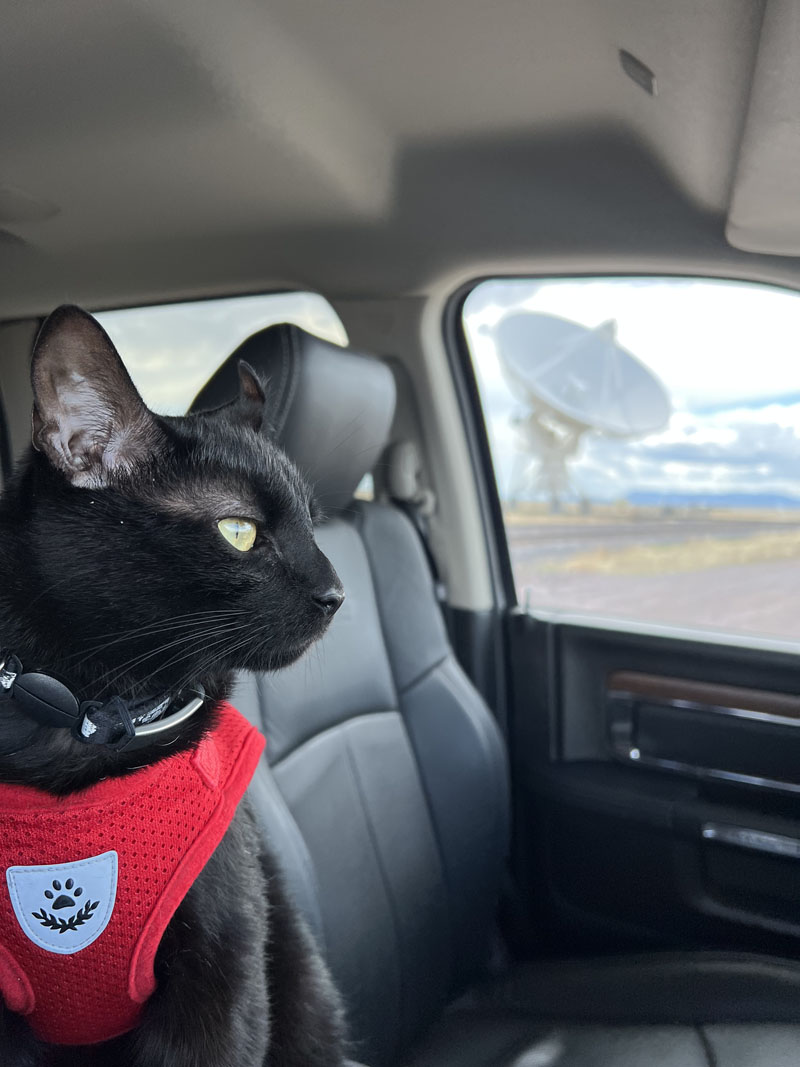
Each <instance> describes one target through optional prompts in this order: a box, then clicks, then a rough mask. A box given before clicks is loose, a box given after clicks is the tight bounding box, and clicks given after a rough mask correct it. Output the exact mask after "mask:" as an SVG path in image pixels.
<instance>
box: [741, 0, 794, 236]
mask: <svg viewBox="0 0 800 1067" xmlns="http://www.w3.org/2000/svg"><path fill="white" fill-rule="evenodd" d="M725 234H726V237H727V239H728V242H729V244H731V245H733V246H734V248H740V249H742V250H743V251H745V252H762V253H768V254H773V255H782V256H798V255H800V3H798V2H797V0H768V2H767V4H766V7H765V10H764V19H763V23H762V28H761V39H760V43H759V47H758V58H757V60H756V66H755V71H754V75H753V84H752V88H751V93H750V104H749V107H748V111H747V118H746V120H745V126H744V131H743V136H742V142H741V147H740V150H739V160H738V164H737V169H736V175H735V179H734V185H733V193H732V197H731V204H730V210H729V212H728V222H727V227H726V231H725Z"/></svg>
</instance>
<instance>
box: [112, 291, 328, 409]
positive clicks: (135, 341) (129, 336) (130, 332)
mask: <svg viewBox="0 0 800 1067" xmlns="http://www.w3.org/2000/svg"><path fill="white" fill-rule="evenodd" d="M96 317H97V319H98V320H99V321H100V322H101V323H102V325H103V327H104V328H105V329H106V330H107V331H108V334H109V336H110V337H111V339H112V341H113V342H114V343H115V345H116V346H117V348H118V350H119V353H120V355H121V356H122V358H123V360H124V362H125V365H126V367H127V368H128V371H129V372H130V375H131V378H133V381H134V384H135V385H136V387H137V389H138V390H139V392H140V393H141V395H142V397H143V398H144V401H145V403H146V404H148V406H149V407H151V408H152V409H153V410H154V411H157V412H159V413H160V414H162V415H180V414H183V413H185V411H186V409H187V408H188V406H189V404H190V403H191V402H192V400H193V399H194V397H195V396H196V394H197V393H198V391H199V390H200V388H201V387H202V386H203V385H204V384H205V383H206V382H207V381H208V379H209V378H210V377H211V375H212V374H213V373H214V371H215V370H216V369H217V368H218V367H219V366H220V364H221V363H223V362H224V360H225V359H227V357H228V356H229V355H230V354H231V352H233V351H234V349H235V348H236V347H237V345H239V344H240V343H241V342H242V341H244V340H245V339H246V338H247V337H249V336H250V334H252V333H254V332H255V331H256V330H260V329H262V328H263V327H264V326H270V325H272V324H273V323H276V322H291V323H294V324H295V325H296V326H300V327H302V329H304V330H308V332H309V333H313V334H316V335H317V336H318V337H322V338H324V339H325V340H327V341H333V342H334V343H335V344H340V345H346V344H347V333H346V331H345V328H344V326H343V325H342V322H341V320H340V319H339V316H338V315H337V314H336V312H335V311H334V310H333V308H332V307H331V305H330V304H329V303H328V301H327V300H326V299H325V298H324V297H322V296H320V295H319V294H318V293H306V292H294V293H268V294H265V295H263V296H244V297H234V298H231V299H224V300H204V301H193V302H191V303H186V304H162V305H157V306H153V307H140V308H126V309H125V310H121V311H103V312H100V313H99V314H97V316H96Z"/></svg>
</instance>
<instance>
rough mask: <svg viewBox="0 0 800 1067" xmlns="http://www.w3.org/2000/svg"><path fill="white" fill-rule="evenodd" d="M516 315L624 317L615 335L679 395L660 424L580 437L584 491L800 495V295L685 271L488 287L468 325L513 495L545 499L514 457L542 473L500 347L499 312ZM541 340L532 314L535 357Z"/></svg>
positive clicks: (500, 470)
mask: <svg viewBox="0 0 800 1067" xmlns="http://www.w3.org/2000/svg"><path fill="white" fill-rule="evenodd" d="M520 311H529V312H534V313H542V312H543V313H546V314H548V315H555V316H558V317H559V318H562V319H565V320H568V321H569V322H572V323H578V324H580V325H581V326H584V327H589V328H595V327H597V326H599V325H600V324H602V323H604V322H607V321H608V320H610V319H613V320H615V322H616V337H617V342H618V344H619V345H621V346H622V347H623V348H625V349H627V350H628V352H630V353H632V354H633V355H634V356H635V357H636V358H637V359H639V360H640V361H641V362H642V363H644V364H645V365H646V366H647V367H648V368H650V370H651V371H652V372H653V373H654V375H655V376H656V377H657V378H658V380H659V381H660V382H661V383H662V384H663V386H664V388H665V390H666V392H667V393H668V395H669V398H670V402H671V405H672V415H671V417H670V419H669V423H668V425H667V426H666V427H664V428H663V429H662V430H660V431H659V432H657V433H653V434H650V435H649V436H645V437H640V438H638V439H629V440H619V439H613V438H610V437H608V436H604V435H602V434H600V433H597V432H587V433H586V434H584V435H583V437H582V439H581V442H580V446H579V449H578V452H577V454H576V455H575V457H574V458H573V459H572V460H571V461H570V463H569V474H570V481H571V483H572V490H573V493H574V495H581V496H585V497H587V498H589V499H592V500H597V501H601V500H616V499H622V498H629V497H630V496H631V495H634V496H635V495H636V494H642V493H644V494H656V495H659V494H686V495H690V496H702V495H710V496H713V497H717V496H719V495H730V494H737V495H738V494H745V495H752V494H756V495H759V496H765V495H774V496H780V497H791V498H793V499H796V500H797V503H798V505H800V295H798V294H795V293H793V292H791V291H788V290H782V289H776V288H772V287H769V286H762V285H754V284H750V283H742V282H721V281H709V280H703V279H679V278H662V279H653V278H613V279H591V278H589V279H570V280H559V281H539V280H536V281H512V282H510V281H489V282H484V283H483V284H482V285H480V286H478V287H477V288H476V289H475V290H474V291H473V293H472V294H471V295H470V297H468V299H467V301H466V304H465V308H464V319H465V327H466V331H467V336H468V340H469V343H470V348H471V351H472V354H473V358H474V361H475V365H476V371H477V376H478V380H479V387H480V391H481V396H482V400H483V404H484V410H485V413H486V417H487V425H488V427H489V433H490V439H491V443H492V450H493V456H494V461H495V468H496V471H497V475H498V482H499V485H500V491H501V496H503V497H504V498H506V499H508V498H512V497H516V498H520V497H521V498H525V497H530V496H534V495H536V493H535V491H534V490H532V489H531V486H532V481H531V478H530V477H528V478H526V477H525V475H524V470H525V462H523V461H521V460H519V459H518V460H517V462H516V465H515V460H514V457H515V455H518V454H520V453H523V454H524V455H525V456H527V459H528V465H529V467H531V469H533V467H532V466H531V464H530V461H531V460H532V459H533V460H534V462H535V458H534V457H533V456H532V455H531V452H530V448H529V447H526V446H524V445H523V439H522V436H521V434H520V431H519V429H518V426H517V425H515V423H517V424H518V423H519V420H520V418H521V417H524V416H525V414H526V413H527V412H528V411H529V410H530V408H529V406H528V405H527V404H526V402H525V401H524V399H523V398H522V397H521V395H520V394H519V393H515V392H513V391H512V387H511V386H510V385H509V383H508V380H507V376H506V375H505V374H504V372H503V365H502V360H501V358H500V356H501V353H498V351H497V347H496V343H495V337H496V332H497V327H498V324H499V323H500V322H501V320H502V319H503V318H504V317H505V316H506V315H509V314H510V313H517V312H520ZM539 330H541V326H539ZM536 336H537V323H536V319H535V318H534V317H532V318H531V351H532V353H533V352H534V351H535V345H536ZM532 358H533V356H532ZM520 472H522V473H520Z"/></svg>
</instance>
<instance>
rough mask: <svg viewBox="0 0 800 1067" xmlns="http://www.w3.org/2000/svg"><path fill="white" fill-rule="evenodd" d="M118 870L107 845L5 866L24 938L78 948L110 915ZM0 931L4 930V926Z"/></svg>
mask: <svg viewBox="0 0 800 1067" xmlns="http://www.w3.org/2000/svg"><path fill="white" fill-rule="evenodd" d="M118 869H119V857H118V856H117V853H116V851H114V850H113V849H112V850H110V851H108V852H102V853H100V854H99V855H97V856H81V857H78V856H76V857H75V859H73V860H69V861H68V862H66V863H42V864H29V865H27V866H22V865H19V866H13V867H7V868H6V872H5V874H6V879H5V880H6V888H7V890H8V896H9V899H10V901H11V906H12V907H13V909H14V916H15V918H16V920H17V922H18V924H19V926H20V929H21V930H22V932H23V934H24V935H25V937H27V938H28V940H29V941H32V942H33V944H34V945H36V946H37V947H38V948H40V949H43V950H44V951H45V952H54V953H56V955H62V956H74V955H75V953H76V952H83V950H84V949H85V948H87V947H88V946H89V945H91V944H92V942H93V941H96V940H97V939H98V937H100V936H101V935H102V933H103V931H104V930H105V929H106V927H107V926H108V924H109V922H110V921H111V916H112V914H114V908H115V904H116V899H117V873H118ZM0 878H2V875H0ZM0 888H2V885H1V884H0ZM2 933H3V936H5V935H6V930H5V928H4V929H3V931H2ZM0 1059H2V1055H1V1054H0Z"/></svg>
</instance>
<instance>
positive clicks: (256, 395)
mask: <svg viewBox="0 0 800 1067" xmlns="http://www.w3.org/2000/svg"><path fill="white" fill-rule="evenodd" d="M266 403H267V392H266V389H265V388H264V383H263V382H262V381H261V379H260V378H259V376H258V373H257V372H256V371H254V370H253V368H252V367H251V366H250V364H249V363H246V362H245V361H244V360H243V359H240V360H239V398H238V400H237V401H236V409H237V414H238V415H239V417H240V418H243V419H244V420H245V422H248V423H249V424H250V425H251V426H252V427H253V429H254V430H260V429H261V428H262V426H263V424H264V412H265V410H266Z"/></svg>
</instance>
